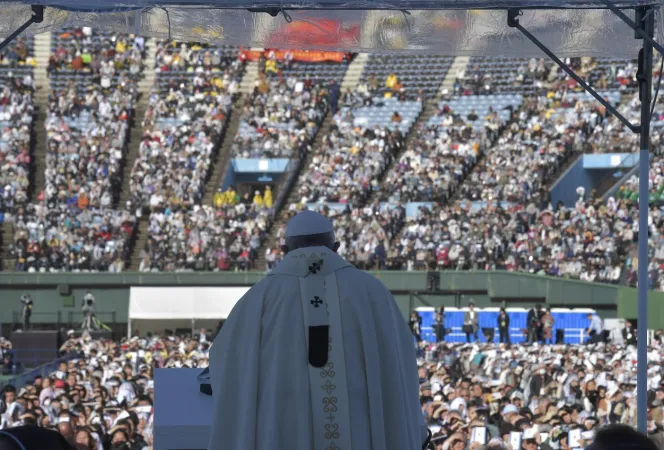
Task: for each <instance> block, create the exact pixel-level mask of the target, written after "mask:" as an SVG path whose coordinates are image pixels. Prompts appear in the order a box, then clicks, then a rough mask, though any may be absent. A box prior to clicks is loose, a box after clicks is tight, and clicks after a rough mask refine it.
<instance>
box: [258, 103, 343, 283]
mask: <svg viewBox="0 0 664 450" xmlns="http://www.w3.org/2000/svg"><path fill="white" fill-rule="evenodd" d="M333 117H334V116H333V115H332V113H330V112H328V113H327V114H326V115H325V118H324V119H323V123H322V124H321V126H320V128H319V129H318V132H317V133H316V138H315V139H314V141H313V142H312V144H311V148H312V149H316V148H319V147H320V146H321V145H323V138H324V137H325V136H327V135H328V134H329V133H330V127H331V126H332V123H333ZM314 153H315V152H313V151H311V152H309V153H307V156H306V157H305V158H304V160H303V161H302V164H301V165H300V167H299V171H300V172H301V171H303V170H306V169H307V168H308V167H310V166H311V162H312V160H313V158H314ZM295 176H296V177H297V180H298V181H297V182H296V183H293V184H292V188H291V190H290V192H288V193H286V195H287V197H286V200H285V201H284V202H283V203H282V204H281V205H280V206H281V207H280V209H279V210H277V211H275V215H274V221H273V222H272V224H271V226H270V234H269V235H268V236H267V238H265V239H263V242H262V243H261V246H260V248H259V249H258V256H257V257H256V259H255V260H254V262H253V268H254V270H259V271H263V270H265V267H266V262H265V251H266V250H267V249H268V248H270V247H272V246H273V245H274V244H275V243H276V241H277V232H278V231H279V227H278V226H276V225H277V224H279V223H281V222H282V221H284V220H286V215H285V214H282V212H285V211H288V207H289V206H290V205H291V204H293V203H299V202H300V198H299V195H298V192H299V191H300V186H302V183H304V182H305V180H304V179H302V177H300V174H299V173H298V174H295ZM287 178H288V177H287V176H286V175H284V176H282V177H281V180H280V182H279V184H278V185H277V187H276V189H275V193H276V195H277V196H279V194H280V193H281V192H282V189H286V186H285V184H286V181H287ZM275 206H276V205H275Z"/></svg>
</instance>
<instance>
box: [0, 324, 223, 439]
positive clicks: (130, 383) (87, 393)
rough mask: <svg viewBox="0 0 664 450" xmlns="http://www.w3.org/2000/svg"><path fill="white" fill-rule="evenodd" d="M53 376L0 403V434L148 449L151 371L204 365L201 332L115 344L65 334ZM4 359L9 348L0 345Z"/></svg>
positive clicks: (8, 392)
mask: <svg viewBox="0 0 664 450" xmlns="http://www.w3.org/2000/svg"><path fill="white" fill-rule="evenodd" d="M68 338H69V339H68V340H67V341H66V342H65V343H64V344H63V345H62V347H61V348H60V357H61V358H62V362H61V363H60V364H59V365H58V367H57V368H56V370H55V371H54V372H53V373H50V374H48V375H47V376H45V377H42V376H38V377H36V378H35V379H33V380H30V382H29V383H28V384H26V385H25V386H19V387H18V389H16V388H15V387H14V386H12V385H6V386H5V387H4V389H3V390H2V398H1V399H0V430H2V429H7V428H12V427H16V426H21V425H28V424H31V425H37V426H40V427H46V428H52V429H55V430H57V431H58V432H60V433H61V434H62V436H64V438H65V439H66V440H67V441H68V442H69V443H70V444H71V445H72V446H74V447H75V448H76V449H77V450H147V449H151V448H152V444H153V441H152V435H153V420H154V410H153V405H154V379H153V374H154V369H155V368H180V367H190V368H196V367H201V368H203V367H207V362H208V349H209V347H210V343H209V342H208V340H207V338H206V334H205V332H202V333H200V334H199V335H197V336H195V338H191V337H179V336H173V335H172V334H166V335H163V336H159V335H147V336H145V337H143V338H138V337H134V338H132V339H130V340H127V339H123V340H121V341H119V342H115V341H110V340H94V339H92V338H91V337H90V335H89V334H88V333H87V332H83V333H82V334H78V333H75V332H74V331H73V330H70V331H69V332H68ZM0 349H1V350H2V353H3V357H4V359H3V361H4V360H5V359H6V355H7V354H9V352H8V350H9V349H11V343H9V342H8V341H6V340H4V338H3V339H0Z"/></svg>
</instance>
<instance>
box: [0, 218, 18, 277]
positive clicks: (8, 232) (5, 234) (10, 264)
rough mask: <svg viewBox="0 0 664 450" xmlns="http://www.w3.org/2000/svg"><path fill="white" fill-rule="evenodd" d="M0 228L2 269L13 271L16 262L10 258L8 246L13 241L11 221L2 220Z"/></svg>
mask: <svg viewBox="0 0 664 450" xmlns="http://www.w3.org/2000/svg"><path fill="white" fill-rule="evenodd" d="M0 230H1V232H2V236H0V239H1V240H2V247H0V251H2V254H1V255H0V260H2V271H3V272H13V271H14V270H15V269H16V262H15V261H14V259H13V258H10V255H9V246H10V245H11V243H12V241H13V239H12V237H13V235H14V226H13V225H12V222H9V221H4V222H3V223H2V228H1V229H0Z"/></svg>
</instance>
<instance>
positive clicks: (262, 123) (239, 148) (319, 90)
mask: <svg viewBox="0 0 664 450" xmlns="http://www.w3.org/2000/svg"><path fill="white" fill-rule="evenodd" d="M293 64H295V63H293ZM284 66H285V64H284V63H283V62H278V61H276V60H274V59H272V60H268V61H267V63H266V67H265V70H264V71H261V73H259V77H258V80H257V85H256V88H255V89H254V92H253V93H252V94H251V95H250V96H249V97H248V98H247V99H246V101H245V104H244V111H243V115H242V121H241V122H240V128H239V129H238V133H237V135H236V136H235V139H234V140H233V147H232V153H233V156H234V157H237V158H300V157H302V156H303V155H304V154H305V153H306V152H307V148H308V146H309V144H310V143H311V140H312V139H313V137H314V136H315V134H316V131H317V130H318V127H319V126H320V124H321V122H322V120H323V117H324V116H325V112H326V111H327V109H328V106H329V99H328V92H327V86H328V84H329V81H330V80H326V79H318V80H313V79H311V78H299V73H298V72H297V71H291V72H289V73H287V74H280V73H279V71H280V70H282V68H283V67H284Z"/></svg>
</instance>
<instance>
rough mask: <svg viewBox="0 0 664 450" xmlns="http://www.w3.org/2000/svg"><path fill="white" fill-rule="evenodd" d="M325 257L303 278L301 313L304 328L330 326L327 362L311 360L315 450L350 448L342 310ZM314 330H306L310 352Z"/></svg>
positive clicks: (332, 274) (312, 263)
mask: <svg viewBox="0 0 664 450" xmlns="http://www.w3.org/2000/svg"><path fill="white" fill-rule="evenodd" d="M321 262H322V260H319V258H317V257H314V258H313V259H312V260H310V261H309V266H310V273H309V275H307V276H306V277H304V278H300V290H301V299H302V313H303V315H304V322H305V324H306V326H305V329H306V330H308V329H309V328H311V327H327V330H328V331H327V333H328V336H327V338H326V339H325V342H324V344H325V348H324V350H325V351H326V353H327V361H326V362H325V364H324V365H323V366H322V367H316V366H314V365H312V363H311V356H310V361H309V389H310V395H311V412H312V414H313V427H314V429H313V436H314V447H313V450H338V449H348V450H351V448H352V447H351V439H350V436H351V432H350V427H351V424H350V416H349V411H348V387H347V384H346V361H345V355H344V343H343V336H342V334H341V311H340V309H339V293H338V291H337V277H336V274H335V273H334V272H333V273H331V274H329V275H327V276H322V275H321V271H320V270H319V269H318V265H320V264H321ZM311 335H312V333H309V332H307V333H305V337H306V339H307V348H308V349H309V354H310V355H311V351H312V350H311V346H312V345H314V344H313V343H312V342H311Z"/></svg>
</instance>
